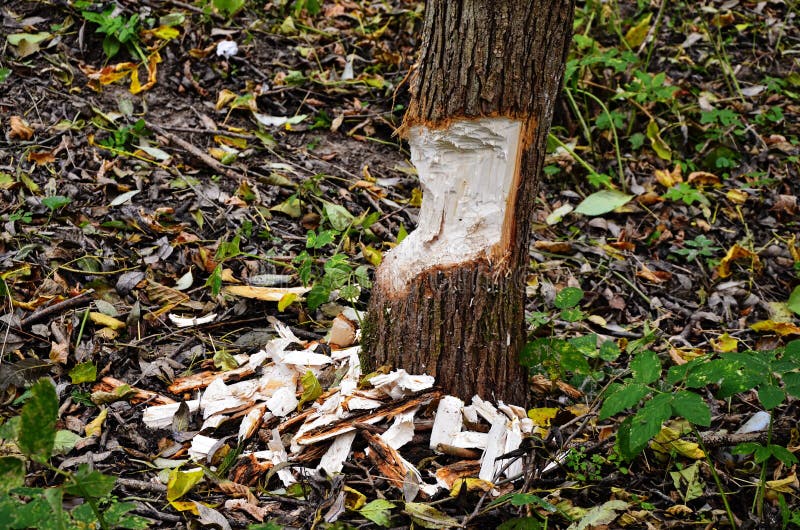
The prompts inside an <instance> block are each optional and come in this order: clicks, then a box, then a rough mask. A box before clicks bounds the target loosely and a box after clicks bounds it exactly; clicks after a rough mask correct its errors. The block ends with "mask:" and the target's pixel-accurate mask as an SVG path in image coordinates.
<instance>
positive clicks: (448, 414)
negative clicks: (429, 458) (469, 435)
mask: <svg viewBox="0 0 800 530" xmlns="http://www.w3.org/2000/svg"><path fill="white" fill-rule="evenodd" d="M463 407H464V402H463V401H461V400H460V399H458V398H457V397H455V396H444V397H443V398H442V399H440V400H439V406H438V407H437V408H436V419H435V420H434V421H433V427H432V428H431V441H430V448H431V449H433V450H434V451H436V448H437V447H439V444H444V445H453V440H454V439H455V437H456V435H457V434H458V433H460V432H461V427H462V425H463V421H462V416H461V409H462V408H463Z"/></svg>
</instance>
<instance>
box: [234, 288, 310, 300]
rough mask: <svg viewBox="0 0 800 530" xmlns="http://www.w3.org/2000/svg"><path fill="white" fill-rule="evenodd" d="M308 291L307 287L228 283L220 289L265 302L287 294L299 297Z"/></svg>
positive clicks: (278, 298)
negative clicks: (256, 285) (228, 284)
mask: <svg viewBox="0 0 800 530" xmlns="http://www.w3.org/2000/svg"><path fill="white" fill-rule="evenodd" d="M308 291H309V288H307V287H255V286H252V285H230V286H227V287H225V288H223V289H222V292H223V293H225V294H229V295H231V296H240V297H242V298H254V299H256V300H264V301H265V302H280V301H281V299H283V297H284V296H286V295H287V294H294V295H296V296H298V297H300V296H302V295H304V294H305V293H307V292H308Z"/></svg>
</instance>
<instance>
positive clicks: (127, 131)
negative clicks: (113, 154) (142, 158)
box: [98, 119, 150, 151]
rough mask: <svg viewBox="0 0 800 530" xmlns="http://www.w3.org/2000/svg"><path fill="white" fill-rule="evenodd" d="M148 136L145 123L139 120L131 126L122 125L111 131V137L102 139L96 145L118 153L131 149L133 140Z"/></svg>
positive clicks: (148, 132)
mask: <svg viewBox="0 0 800 530" xmlns="http://www.w3.org/2000/svg"><path fill="white" fill-rule="evenodd" d="M149 134H150V131H149V130H147V127H146V125H145V121H144V120H143V119H139V120H136V122H135V123H133V124H132V125H123V126H121V127H118V128H116V129H113V130H111V135H110V136H108V137H106V138H103V139H102V140H100V141H99V142H98V143H99V144H100V145H102V146H103V147H107V148H109V149H113V150H117V151H119V150H124V149H127V148H129V147H133V142H134V140H136V139H138V138H140V137H142V136H147V135H149Z"/></svg>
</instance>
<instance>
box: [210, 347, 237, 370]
mask: <svg viewBox="0 0 800 530" xmlns="http://www.w3.org/2000/svg"><path fill="white" fill-rule="evenodd" d="M214 367H215V368H218V369H220V370H222V371H223V372H227V371H229V370H233V369H234V368H238V367H239V363H237V362H236V359H234V358H233V355H231V354H230V352H229V351H228V350H226V349H224V348H220V349H219V350H217V351H216V353H214Z"/></svg>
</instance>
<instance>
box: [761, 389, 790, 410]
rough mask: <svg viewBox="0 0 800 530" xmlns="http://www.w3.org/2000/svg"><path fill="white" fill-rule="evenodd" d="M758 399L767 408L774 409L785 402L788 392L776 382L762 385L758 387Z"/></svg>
mask: <svg viewBox="0 0 800 530" xmlns="http://www.w3.org/2000/svg"><path fill="white" fill-rule="evenodd" d="M758 399H759V401H761V404H762V405H764V408H765V409H766V410H772V409H774V408H775V407H777V406H778V405H780V404H781V403H783V400H784V399H786V393H785V392H784V391H783V389H782V388H781V387H779V386H776V385H774V384H767V385H761V386H760V387H758Z"/></svg>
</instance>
